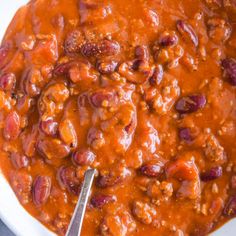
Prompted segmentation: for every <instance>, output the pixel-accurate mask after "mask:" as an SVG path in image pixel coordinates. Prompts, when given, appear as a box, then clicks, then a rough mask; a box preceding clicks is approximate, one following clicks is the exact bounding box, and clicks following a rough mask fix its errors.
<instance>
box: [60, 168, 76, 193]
mask: <svg viewBox="0 0 236 236" xmlns="http://www.w3.org/2000/svg"><path fill="white" fill-rule="evenodd" d="M57 180H58V182H59V184H60V186H61V187H62V188H63V189H67V190H68V191H69V192H70V193H73V194H75V195H78V194H79V192H80V181H79V179H78V178H77V176H76V171H75V169H74V168H73V167H71V166H67V167H65V166H63V167H61V168H60V169H59V170H58V172H57Z"/></svg>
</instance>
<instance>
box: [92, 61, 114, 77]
mask: <svg viewBox="0 0 236 236" xmlns="http://www.w3.org/2000/svg"><path fill="white" fill-rule="evenodd" d="M117 64H118V63H117V62H116V61H113V60H110V61H98V62H97V65H96V67H97V69H98V71H99V72H100V73H101V74H104V75H105V74H111V73H112V72H114V71H115V69H116V67H117Z"/></svg>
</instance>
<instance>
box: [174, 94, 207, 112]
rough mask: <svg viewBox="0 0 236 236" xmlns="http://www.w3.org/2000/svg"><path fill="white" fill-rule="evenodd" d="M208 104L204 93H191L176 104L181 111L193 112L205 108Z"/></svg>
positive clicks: (176, 107)
mask: <svg viewBox="0 0 236 236" xmlns="http://www.w3.org/2000/svg"><path fill="white" fill-rule="evenodd" d="M205 104H206V97H205V96H204V95H203V94H197V95H190V96H186V97H182V98H180V99H179V100H178V101H177V103H176V104H175V109H176V110H177V111H178V112H179V113H181V114H185V113H192V112H196V111H197V110H199V109H201V108H203V107H204V106H205Z"/></svg>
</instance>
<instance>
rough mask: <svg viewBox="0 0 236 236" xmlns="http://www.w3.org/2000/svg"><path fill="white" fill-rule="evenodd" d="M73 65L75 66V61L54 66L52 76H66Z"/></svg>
mask: <svg viewBox="0 0 236 236" xmlns="http://www.w3.org/2000/svg"><path fill="white" fill-rule="evenodd" d="M74 64H76V63H75V61H69V62H65V63H60V64H58V65H56V66H55V68H54V70H53V74H54V76H61V75H64V76H68V73H69V69H70V68H71V66H73V65H74Z"/></svg>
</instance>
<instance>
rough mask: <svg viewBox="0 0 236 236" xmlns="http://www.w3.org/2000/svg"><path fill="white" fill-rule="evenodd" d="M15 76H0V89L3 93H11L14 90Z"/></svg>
mask: <svg viewBox="0 0 236 236" xmlns="http://www.w3.org/2000/svg"><path fill="white" fill-rule="evenodd" d="M15 85H16V76H15V74H13V73H6V74H3V75H1V76H0V88H1V89H3V90H4V91H11V90H12V89H14V88H15Z"/></svg>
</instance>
